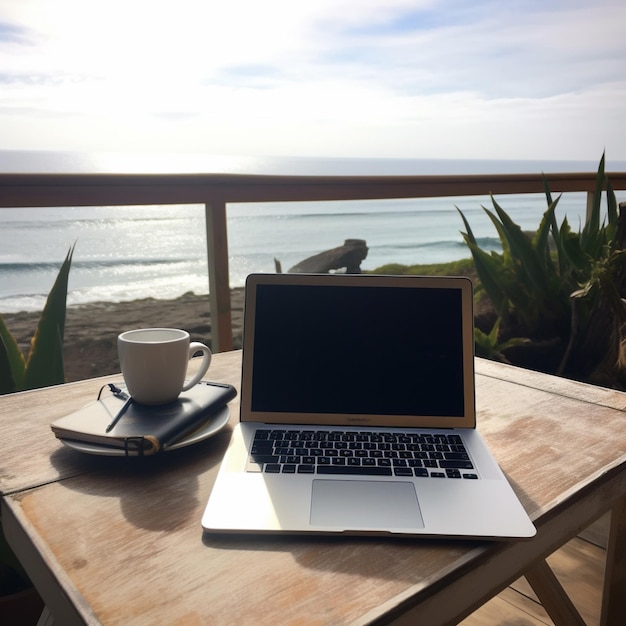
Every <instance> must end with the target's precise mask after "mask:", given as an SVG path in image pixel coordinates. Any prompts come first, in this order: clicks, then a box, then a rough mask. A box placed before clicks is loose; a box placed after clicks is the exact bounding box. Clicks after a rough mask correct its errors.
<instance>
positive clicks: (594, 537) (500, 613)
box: [461, 520, 606, 626]
mask: <svg viewBox="0 0 626 626" xmlns="http://www.w3.org/2000/svg"><path fill="white" fill-rule="evenodd" d="M604 521H606V520H604ZM603 526H604V523H603V522H601V523H600V528H596V529H594V530H592V531H590V532H586V533H583V534H582V535H581V536H579V537H576V538H575V539H572V541H570V542H569V543H567V544H566V545H565V546H563V547H562V548H561V549H560V550H557V552H555V553H554V554H552V555H551V556H550V557H549V558H548V559H547V561H548V564H549V565H550V567H551V568H552V570H553V571H554V573H555V574H556V576H557V578H558V579H559V581H560V583H561V584H562V585H563V587H564V588H565V591H566V592H567V594H568V595H569V596H570V598H571V599H572V601H573V603H574V604H575V606H576V608H577V609H578V611H579V613H580V615H581V617H582V618H583V619H584V620H585V623H586V624H587V625H588V626H596V625H597V624H599V623H600V603H601V598H602V584H603V579H604V578H603V577H604V564H605V556H606V550H605V548H603V547H601V545H602V543H603V542H604V537H603V528H602V527H603ZM598 544H600V545H598ZM461 624H462V626H486V625H492V624H493V625H495V624H497V625H498V626H545V625H547V626H552V625H553V624H554V622H553V621H552V620H551V619H550V617H549V616H548V614H547V613H546V611H545V610H544V608H543V607H542V606H541V604H540V603H539V601H538V599H537V596H536V595H535V594H534V592H533V590H532V589H531V587H530V585H529V584H528V583H527V582H526V579H525V578H520V579H518V580H516V581H515V583H513V584H512V585H511V586H510V587H507V588H506V589H505V590H504V591H503V592H502V593H500V594H499V595H498V596H496V597H495V598H493V599H492V600H490V601H489V602H487V604H485V605H483V606H482V607H481V608H480V609H478V610H477V611H476V612H475V613H473V614H472V615H470V616H469V617H468V618H466V619H465V620H463V621H462V622H461Z"/></svg>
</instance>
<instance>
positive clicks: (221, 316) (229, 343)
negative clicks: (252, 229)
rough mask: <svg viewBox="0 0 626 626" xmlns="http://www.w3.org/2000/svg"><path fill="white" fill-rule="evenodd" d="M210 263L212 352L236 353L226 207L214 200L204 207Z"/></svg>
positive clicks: (222, 202) (219, 201) (223, 203)
mask: <svg viewBox="0 0 626 626" xmlns="http://www.w3.org/2000/svg"><path fill="white" fill-rule="evenodd" d="M205 222H206V240H207V262H208V265H209V302H210V304H211V349H212V350H213V352H226V351H228V350H232V349H233V329H232V319H231V307H230V277H229V273H228V235H227V230H226V203H225V202H224V201H223V200H221V199H219V200H216V199H213V200H211V202H210V203H207V204H205Z"/></svg>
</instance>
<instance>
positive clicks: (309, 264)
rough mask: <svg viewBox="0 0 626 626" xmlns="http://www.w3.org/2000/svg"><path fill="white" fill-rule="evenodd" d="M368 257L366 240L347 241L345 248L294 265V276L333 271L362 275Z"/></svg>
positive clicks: (341, 247)
mask: <svg viewBox="0 0 626 626" xmlns="http://www.w3.org/2000/svg"><path fill="white" fill-rule="evenodd" d="M366 256H367V243H366V241H365V240H364V239H346V240H345V241H344V243H343V246H339V247H337V248H333V249H332V250H326V251H325V252H320V253H319V254H316V255H314V256H311V257H309V258H308V259H304V261H300V263H297V264H296V265H294V266H293V267H292V268H291V269H290V270H289V272H290V273H292V274H327V273H328V272H330V271H331V270H344V271H345V273H346V274H360V273H361V262H362V261H363V259H365V257H366Z"/></svg>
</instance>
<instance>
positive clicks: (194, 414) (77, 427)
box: [50, 381, 237, 455]
mask: <svg viewBox="0 0 626 626" xmlns="http://www.w3.org/2000/svg"><path fill="white" fill-rule="evenodd" d="M236 395H237V390H236V389H235V388H234V387H233V386H232V385H228V384H226V383H216V382H209V381H200V382H199V383H198V384H197V385H195V386H194V387H192V388H191V389H189V390H188V391H184V392H183V393H181V395H180V397H179V398H178V399H177V400H176V401H175V402H171V403H169V404H163V405H159V406H146V405H141V404H135V403H133V404H131V405H130V406H129V407H128V409H127V410H126V412H125V413H124V414H123V416H122V417H121V418H120V419H119V421H118V422H117V423H116V424H115V426H114V427H113V428H112V429H111V430H110V432H108V433H107V432H106V429H107V426H109V424H111V422H112V421H113V419H114V418H115V416H116V415H117V414H118V412H119V411H120V409H121V408H122V406H123V405H124V402H125V400H124V398H123V397H120V396H117V395H109V394H108V392H105V395H103V397H102V398H101V399H100V400H98V401H96V402H92V403H90V404H88V405H87V406H85V407H83V408H81V409H79V410H77V411H75V412H73V413H70V414H69V415H66V416H65V417H62V418H60V419H58V420H56V421H55V422H53V423H52V424H51V425H50V427H51V428H52V431H53V432H54V434H55V436H56V437H58V438H59V439H72V440H74V441H86V442H89V443H95V444H99V445H103V446H114V447H116V448H122V449H125V450H126V453H127V454H129V455H130V454H132V455H137V454H139V455H142V454H143V455H150V454H156V453H157V452H159V451H160V450H162V449H163V448H166V447H167V446H168V445H170V444H172V443H175V442H176V441H178V440H179V439H181V438H182V437H184V436H185V435H186V434H188V433H189V432H192V431H193V430H194V429H195V428H197V427H198V426H199V425H200V424H202V423H203V422H204V421H206V419H207V418H208V417H209V416H210V414H211V413H212V412H213V411H215V410H217V409H219V408H221V407H222V406H224V405H225V404H226V403H227V402H229V401H230V400H232V399H233V398H234V397H235V396H236Z"/></svg>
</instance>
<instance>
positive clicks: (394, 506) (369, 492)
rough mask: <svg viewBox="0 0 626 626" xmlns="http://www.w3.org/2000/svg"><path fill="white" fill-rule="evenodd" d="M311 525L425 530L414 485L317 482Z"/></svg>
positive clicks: (388, 482)
mask: <svg viewBox="0 0 626 626" xmlns="http://www.w3.org/2000/svg"><path fill="white" fill-rule="evenodd" d="M311 524H312V525H313V526H333V527H339V528H341V529H345V530H353V529H361V528H370V529H378V530H383V531H384V530H391V529H394V528H424V521H423V519H422V514H421V513H420V508H419V505H418V503H417V495H416V493H415V487H414V486H413V483H409V482H391V481H373V480H372V481H358V480H314V481H313V491H312V495H311Z"/></svg>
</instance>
